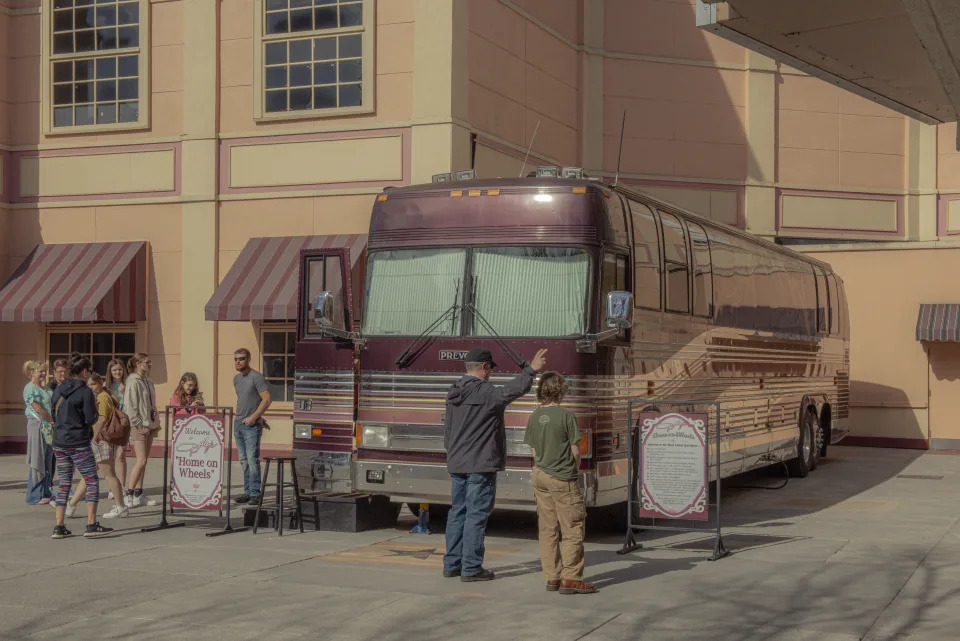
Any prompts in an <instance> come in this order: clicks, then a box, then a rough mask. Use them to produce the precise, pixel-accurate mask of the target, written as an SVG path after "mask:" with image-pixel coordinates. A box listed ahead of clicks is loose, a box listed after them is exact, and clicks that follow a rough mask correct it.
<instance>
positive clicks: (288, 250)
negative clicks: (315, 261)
mask: <svg viewBox="0 0 960 641" xmlns="http://www.w3.org/2000/svg"><path fill="white" fill-rule="evenodd" d="M366 245H367V236H366V235H365V234H344V235H332V236H286V237H280V238H251V239H250V240H248V241H247V244H246V245H245V246H244V248H243V251H241V252H240V256H239V257H238V258H237V262H235V263H234V264H233V266H232V267H231V268H230V271H229V272H227V276H226V278H224V279H223V282H221V283H220V286H219V287H218V288H217V290H216V291H215V292H214V293H213V296H212V297H211V298H210V300H209V302H207V305H206V307H205V308H204V312H205V316H206V319H207V320H212V321H224V320H232V321H248V320H293V319H295V318H296V317H297V291H298V281H299V278H298V274H299V271H300V264H299V263H300V251H301V250H303V249H349V250H350V260H351V263H353V264H356V262H357V260H358V259H359V257H360V255H361V254H362V253H363V250H364V248H365V247H366Z"/></svg>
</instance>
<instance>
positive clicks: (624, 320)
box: [607, 292, 633, 330]
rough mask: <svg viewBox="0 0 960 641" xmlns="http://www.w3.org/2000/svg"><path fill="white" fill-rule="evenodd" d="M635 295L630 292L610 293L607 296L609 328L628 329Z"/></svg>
mask: <svg viewBox="0 0 960 641" xmlns="http://www.w3.org/2000/svg"><path fill="white" fill-rule="evenodd" d="M632 302H633V295H632V294H631V293H630V292H610V293H609V294H607V327H609V328H610V329H618V330H619V329H627V328H629V327H630V325H631V324H632V323H631V322H630V310H631V308H632Z"/></svg>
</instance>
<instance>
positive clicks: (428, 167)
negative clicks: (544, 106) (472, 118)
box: [411, 0, 473, 183]
mask: <svg viewBox="0 0 960 641" xmlns="http://www.w3.org/2000/svg"><path fill="white" fill-rule="evenodd" d="M415 1H416V5H415V8H414V29H415V37H414V45H413V127H412V129H413V131H412V151H411V155H412V156H413V157H412V162H411V174H412V175H411V180H412V181H413V182H414V183H422V182H430V177H431V176H432V175H433V174H439V173H444V172H448V171H456V170H458V169H470V168H471V167H472V166H473V158H472V149H471V144H470V131H469V130H468V129H467V128H466V127H464V126H463V124H462V123H466V121H467V90H468V83H469V80H468V78H467V39H468V29H469V25H468V18H467V0H443V1H438V0H415ZM458 123H461V124H458Z"/></svg>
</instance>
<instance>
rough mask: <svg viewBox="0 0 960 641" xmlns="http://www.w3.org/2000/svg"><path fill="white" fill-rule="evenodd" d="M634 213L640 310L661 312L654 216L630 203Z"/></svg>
mask: <svg viewBox="0 0 960 641" xmlns="http://www.w3.org/2000/svg"><path fill="white" fill-rule="evenodd" d="M630 211H631V212H633V256H634V262H633V265H634V283H635V287H634V288H633V302H634V304H635V305H636V306H637V307H644V308H646V309H656V310H659V309H660V239H659V237H658V236H657V221H656V219H655V218H654V216H655V214H654V213H653V212H652V211H650V209H649V208H648V207H647V206H646V205H641V204H640V203H635V202H631V203H630Z"/></svg>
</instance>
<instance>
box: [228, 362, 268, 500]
mask: <svg viewBox="0 0 960 641" xmlns="http://www.w3.org/2000/svg"><path fill="white" fill-rule="evenodd" d="M233 362H234V364H235V366H236V368H237V375H236V376H234V377H233V389H234V390H236V392H237V414H236V417H235V418H234V421H233V439H234V441H236V443H237V456H238V458H239V459H240V467H241V469H243V494H241V495H240V496H238V497H237V503H250V504H251V505H256V504H258V503H260V500H261V496H260V435H261V434H262V432H263V414H264V412H266V411H267V408H268V407H270V403H271V399H270V388H269V387H268V386H267V379H265V378H264V377H263V374H261V373H260V372H258V371H256V370H255V369H251V368H250V350H248V349H246V348H241V349H238V350H237V351H236V352H234V353H233Z"/></svg>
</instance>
